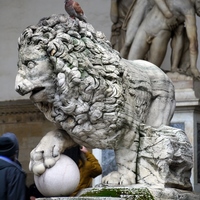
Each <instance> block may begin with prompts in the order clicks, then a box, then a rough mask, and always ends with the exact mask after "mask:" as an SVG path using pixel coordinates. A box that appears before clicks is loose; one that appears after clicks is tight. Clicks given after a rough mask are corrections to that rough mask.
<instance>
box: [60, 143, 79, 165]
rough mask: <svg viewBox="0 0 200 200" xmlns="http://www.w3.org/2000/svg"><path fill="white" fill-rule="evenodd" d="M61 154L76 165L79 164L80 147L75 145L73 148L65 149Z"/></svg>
mask: <svg viewBox="0 0 200 200" xmlns="http://www.w3.org/2000/svg"><path fill="white" fill-rule="evenodd" d="M63 154H65V155H66V156H69V157H70V158H71V159H72V160H73V161H74V162H75V163H76V164H77V165H78V163H79V160H80V159H81V151H80V146H79V145H77V146H75V147H72V148H70V149H66V150H65V151H64V152H63Z"/></svg>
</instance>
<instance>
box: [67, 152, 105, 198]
mask: <svg viewBox="0 0 200 200" xmlns="http://www.w3.org/2000/svg"><path fill="white" fill-rule="evenodd" d="M85 156H86V160H85V162H83V161H81V160H79V165H78V167H79V171H80V182H79V184H78V186H77V188H76V190H75V191H74V192H73V193H72V194H71V195H70V196H76V194H77V193H78V192H79V191H80V190H81V189H84V188H88V187H90V186H91V183H92V178H95V177H97V176H98V175H100V174H101V173H102V169H101V166H100V164H99V162H98V160H97V159H96V158H95V156H94V155H93V154H92V153H90V152H86V153H85Z"/></svg>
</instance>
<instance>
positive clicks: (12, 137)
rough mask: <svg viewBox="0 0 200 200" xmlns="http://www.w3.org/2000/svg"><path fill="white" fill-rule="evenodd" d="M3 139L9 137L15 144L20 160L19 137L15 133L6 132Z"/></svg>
mask: <svg viewBox="0 0 200 200" xmlns="http://www.w3.org/2000/svg"><path fill="white" fill-rule="evenodd" d="M2 137H9V138H10V139H11V140H12V141H13V143H14V144H15V146H16V157H17V159H18V155H19V143H18V139H17V136H16V135H15V134H14V133H10V132H6V133H4V134H3V135H2Z"/></svg>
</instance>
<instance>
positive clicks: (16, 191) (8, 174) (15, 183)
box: [0, 135, 26, 200]
mask: <svg viewBox="0 0 200 200" xmlns="http://www.w3.org/2000/svg"><path fill="white" fill-rule="evenodd" d="M17 152H18V148H17V145H16V144H15V142H14V141H13V140H12V138H10V137H7V136H5V135H4V136H1V137H0V185H1V189H0V199H1V200H14V199H16V200H25V199H26V174H25V173H24V171H23V169H22V168H21V166H20V165H19V164H17V162H16V157H17V156H16V154H17Z"/></svg>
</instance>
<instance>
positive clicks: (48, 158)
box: [29, 144, 60, 175]
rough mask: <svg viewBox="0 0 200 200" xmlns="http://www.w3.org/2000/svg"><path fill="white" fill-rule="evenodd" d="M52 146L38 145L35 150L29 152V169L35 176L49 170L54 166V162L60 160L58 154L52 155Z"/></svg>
mask: <svg viewBox="0 0 200 200" xmlns="http://www.w3.org/2000/svg"><path fill="white" fill-rule="evenodd" d="M53 148H54V147H53V146H48V148H47V149H46V148H45V146H43V145H42V144H39V145H38V146H37V147H36V148H35V149H33V150H32V151H31V154H30V163H29V169H30V171H32V172H33V173H34V174H35V175H41V174H43V173H44V172H45V170H46V169H47V168H51V167H53V166H54V165H55V163H56V161H57V160H58V159H59V158H60V153H57V155H53Z"/></svg>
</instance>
